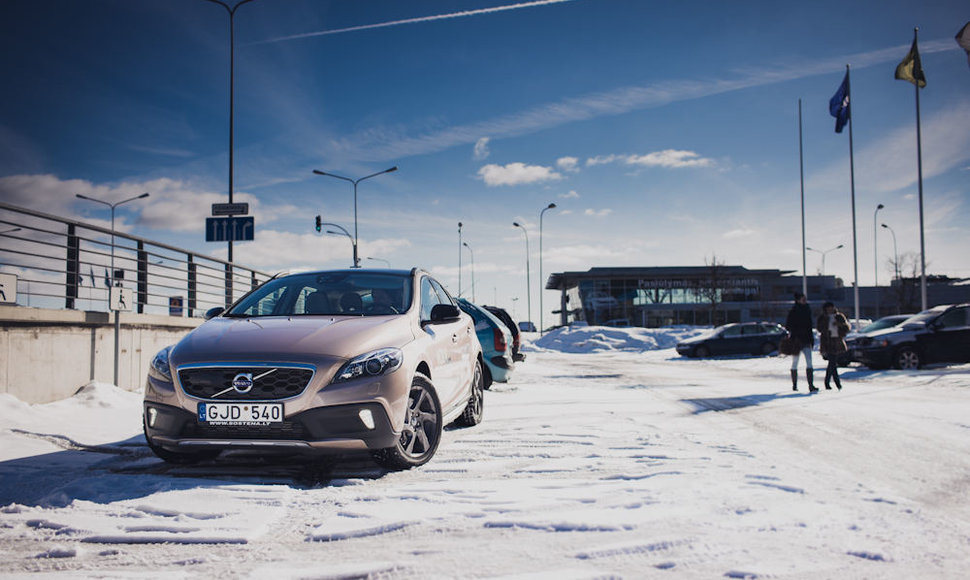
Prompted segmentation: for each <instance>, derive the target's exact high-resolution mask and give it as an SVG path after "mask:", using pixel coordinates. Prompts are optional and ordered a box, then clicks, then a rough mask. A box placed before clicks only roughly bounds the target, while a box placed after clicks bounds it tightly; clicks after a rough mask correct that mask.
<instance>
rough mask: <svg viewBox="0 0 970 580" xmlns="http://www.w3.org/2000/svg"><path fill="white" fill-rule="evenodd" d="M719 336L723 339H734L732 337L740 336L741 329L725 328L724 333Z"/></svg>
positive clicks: (737, 327) (736, 327) (735, 327)
mask: <svg viewBox="0 0 970 580" xmlns="http://www.w3.org/2000/svg"><path fill="white" fill-rule="evenodd" d="M721 336H723V337H724V338H730V337H734V336H741V327H740V326H732V327H731V328H725V329H724V333H723V334H722V335H721Z"/></svg>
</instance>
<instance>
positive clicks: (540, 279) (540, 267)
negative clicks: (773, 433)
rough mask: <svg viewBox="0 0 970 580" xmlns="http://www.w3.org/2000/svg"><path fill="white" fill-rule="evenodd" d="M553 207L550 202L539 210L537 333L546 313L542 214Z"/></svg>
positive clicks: (540, 332)
mask: <svg viewBox="0 0 970 580" xmlns="http://www.w3.org/2000/svg"><path fill="white" fill-rule="evenodd" d="M555 207H556V204H554V203H550V204H549V205H547V206H546V207H544V208H542V211H540V212H539V334H542V332H543V329H544V328H545V327H546V325H545V314H546V311H545V310H544V309H543V308H542V294H543V292H542V290H543V288H542V286H543V278H542V216H543V214H545V213H546V212H547V211H549V210H550V209H554V208H555Z"/></svg>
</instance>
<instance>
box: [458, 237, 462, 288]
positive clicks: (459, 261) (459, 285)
mask: <svg viewBox="0 0 970 580" xmlns="http://www.w3.org/2000/svg"><path fill="white" fill-rule="evenodd" d="M461 226H462V223H461V222H458V297H459V298H461V244H462V241H461Z"/></svg>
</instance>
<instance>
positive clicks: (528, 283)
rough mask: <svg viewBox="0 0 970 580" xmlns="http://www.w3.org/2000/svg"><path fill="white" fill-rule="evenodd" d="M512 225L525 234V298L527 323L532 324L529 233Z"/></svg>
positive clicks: (516, 225)
mask: <svg viewBox="0 0 970 580" xmlns="http://www.w3.org/2000/svg"><path fill="white" fill-rule="evenodd" d="M512 225H513V226H515V227H517V228H521V229H522V233H523V234H525V298H526V303H527V304H528V317H529V318H528V322H529V324H531V323H532V280H531V278H530V277H529V232H528V231H527V230H526V229H525V228H524V227H522V225H521V224H519V222H512Z"/></svg>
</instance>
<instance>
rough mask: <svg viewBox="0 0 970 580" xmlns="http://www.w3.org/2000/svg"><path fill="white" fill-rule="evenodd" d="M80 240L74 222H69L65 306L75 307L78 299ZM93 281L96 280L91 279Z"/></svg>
mask: <svg viewBox="0 0 970 580" xmlns="http://www.w3.org/2000/svg"><path fill="white" fill-rule="evenodd" d="M80 253H81V252H80V240H79V239H78V237H77V234H76V233H75V226H74V224H67V280H66V283H67V288H66V292H65V293H64V294H65V299H64V308H67V309H68V310H73V309H74V301H75V300H76V299H77V282H78V272H79V271H80V269H81V264H80V261H79V260H80ZM91 282H92V283H93V282H94V280H92V281H91Z"/></svg>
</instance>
